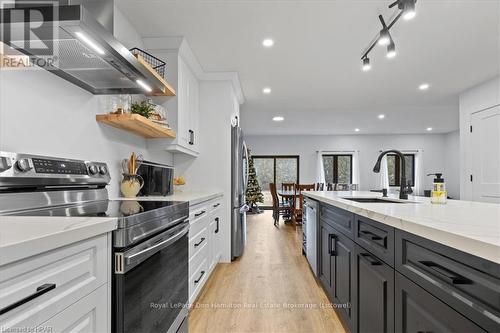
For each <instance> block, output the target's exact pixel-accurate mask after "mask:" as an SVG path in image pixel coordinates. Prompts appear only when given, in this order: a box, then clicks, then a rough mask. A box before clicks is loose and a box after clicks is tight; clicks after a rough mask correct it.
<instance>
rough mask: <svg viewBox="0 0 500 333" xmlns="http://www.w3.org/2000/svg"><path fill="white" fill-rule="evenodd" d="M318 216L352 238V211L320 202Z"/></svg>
mask: <svg viewBox="0 0 500 333" xmlns="http://www.w3.org/2000/svg"><path fill="white" fill-rule="evenodd" d="M320 218H321V220H323V221H325V222H327V223H329V224H330V225H332V226H333V227H335V228H337V229H338V230H340V231H341V232H343V233H344V234H346V235H348V236H350V237H351V238H354V214H353V213H350V212H348V211H346V210H343V209H340V208H337V207H334V206H330V205H325V204H321V209H320Z"/></svg>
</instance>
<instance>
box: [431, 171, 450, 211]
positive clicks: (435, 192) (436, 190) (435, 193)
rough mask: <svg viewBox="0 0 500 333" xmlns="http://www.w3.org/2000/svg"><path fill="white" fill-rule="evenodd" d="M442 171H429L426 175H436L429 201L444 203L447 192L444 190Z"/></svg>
mask: <svg viewBox="0 0 500 333" xmlns="http://www.w3.org/2000/svg"><path fill="white" fill-rule="evenodd" d="M442 175H443V174H442V173H430V174H428V175H427V176H436V178H434V182H433V184H432V191H431V203H433V204H440V205H443V204H445V203H446V199H447V197H448V194H447V192H446V184H445V183H444V178H443V177H442Z"/></svg>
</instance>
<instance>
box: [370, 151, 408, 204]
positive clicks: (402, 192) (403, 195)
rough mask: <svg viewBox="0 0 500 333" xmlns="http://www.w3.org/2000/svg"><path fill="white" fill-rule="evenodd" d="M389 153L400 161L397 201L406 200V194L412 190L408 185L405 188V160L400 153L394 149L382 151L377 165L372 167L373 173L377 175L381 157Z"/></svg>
mask: <svg viewBox="0 0 500 333" xmlns="http://www.w3.org/2000/svg"><path fill="white" fill-rule="evenodd" d="M389 153H393V154H396V155H398V156H399V160H400V161H401V162H400V168H399V170H400V173H401V175H400V182H399V199H404V200H406V199H408V193H412V192H413V191H412V189H411V186H410V184H408V187H406V186H407V185H406V160H405V155H403V153H402V152H400V151H399V150H394V149H391V150H386V151H383V152H382V153H380V155H379V156H378V159H377V163H375V166H374V167H373V172H376V173H379V172H380V163H381V162H382V157H384V155H386V154H389Z"/></svg>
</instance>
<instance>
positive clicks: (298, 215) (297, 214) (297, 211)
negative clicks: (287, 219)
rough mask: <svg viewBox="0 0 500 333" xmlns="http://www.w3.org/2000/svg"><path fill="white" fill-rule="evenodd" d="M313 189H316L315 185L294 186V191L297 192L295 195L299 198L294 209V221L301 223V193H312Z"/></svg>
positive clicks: (302, 203) (302, 202) (302, 198)
mask: <svg viewBox="0 0 500 333" xmlns="http://www.w3.org/2000/svg"><path fill="white" fill-rule="evenodd" d="M315 187H316V186H315V184H302V185H297V186H295V189H296V191H297V195H298V198H299V204H298V206H297V207H295V209H294V217H295V221H297V222H299V221H300V222H302V214H303V213H304V195H303V194H302V192H303V191H314V190H315Z"/></svg>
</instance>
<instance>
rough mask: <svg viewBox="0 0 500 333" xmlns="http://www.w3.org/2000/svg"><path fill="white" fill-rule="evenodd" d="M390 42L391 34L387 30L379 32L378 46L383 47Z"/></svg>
mask: <svg viewBox="0 0 500 333" xmlns="http://www.w3.org/2000/svg"><path fill="white" fill-rule="evenodd" d="M390 42H391V34H390V33H389V29H387V28H383V29H382V30H380V37H379V38H378V44H379V45H382V46H385V45H388V44H389V43H390Z"/></svg>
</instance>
